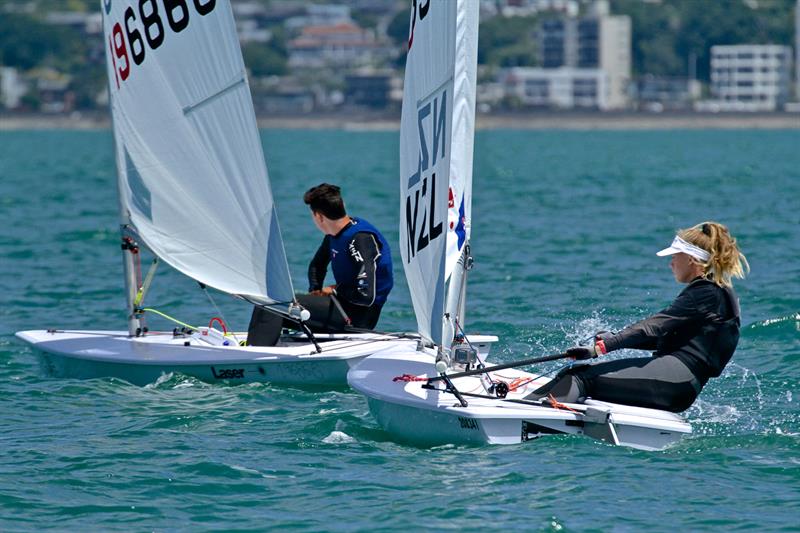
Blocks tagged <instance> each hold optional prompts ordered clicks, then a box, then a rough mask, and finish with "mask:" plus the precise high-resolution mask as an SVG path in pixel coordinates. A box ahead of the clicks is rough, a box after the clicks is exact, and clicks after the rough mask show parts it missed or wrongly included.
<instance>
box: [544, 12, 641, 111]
mask: <svg viewBox="0 0 800 533" xmlns="http://www.w3.org/2000/svg"><path fill="white" fill-rule="evenodd" d="M631 33H632V28H631V19H630V17H628V16H624V15H623V16H611V15H609V12H608V3H607V2H604V1H597V2H595V4H593V9H592V12H591V13H590V14H589V15H588V16H586V17H583V18H579V19H578V18H574V17H564V18H560V19H549V20H545V21H543V22H542V23H541V25H540V27H539V33H538V34H539V52H540V55H541V58H540V59H541V64H542V66H543V67H544V68H545V69H560V68H564V67H566V68H568V69H573V70H586V71H591V70H595V69H599V70H601V71H603V72H605V74H606V80H607V81H606V83H607V87H608V94H607V99H606V100H605V106H606V108H608V109H622V108H626V107H628V105H629V96H628V85H629V84H630V81H631V64H632V60H631V55H632V52H631V49H632V38H631ZM588 75H589V76H590V77H591V76H595V75H594V74H588ZM556 77H557V78H558V77H562V76H561V75H556Z"/></svg>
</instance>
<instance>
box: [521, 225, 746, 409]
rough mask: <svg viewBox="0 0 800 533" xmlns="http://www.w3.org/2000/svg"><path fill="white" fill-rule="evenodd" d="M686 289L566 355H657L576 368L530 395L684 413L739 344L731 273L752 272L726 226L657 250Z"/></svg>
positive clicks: (696, 230) (697, 229) (690, 233)
mask: <svg viewBox="0 0 800 533" xmlns="http://www.w3.org/2000/svg"><path fill="white" fill-rule="evenodd" d="M657 255H659V256H667V255H669V256H671V257H672V259H671V261H670V268H671V269H672V273H673V275H674V276H675V280H676V281H677V282H679V283H686V284H687V287H686V288H685V289H683V290H682V291H681V293H680V294H679V295H678V297H677V298H676V299H675V301H674V302H672V304H671V305H670V306H669V307H667V308H666V309H664V310H662V311H659V312H658V313H656V314H655V315H653V316H651V317H649V318H646V319H644V320H641V321H639V322H636V323H635V324H632V325H630V326H628V327H626V328H624V329H623V330H622V331H620V332H618V333H608V332H600V333H598V334H597V335H596V336H595V339H594V342H593V343H592V344H591V345H590V346H588V347H584V346H578V347H575V348H571V349H569V350H567V351H566V353H567V354H568V355H570V356H572V357H574V358H576V359H581V360H585V359H591V358H594V357H598V356H600V355H604V354H606V353H609V352H613V351H615V350H620V349H623V348H634V349H640V350H655V352H654V353H653V357H636V358H627V359H617V360H614V361H608V362H603V363H598V364H593V365H580V366H571V367H568V368H566V369H564V370H563V371H561V372H560V373H559V374H558V375H557V376H556V377H555V378H554V379H553V381H552V382H550V383H548V384H547V385H545V386H543V387H541V388H539V389H537V390H536V391H534V392H533V393H531V394H530V395H529V396H528V397H527V398H528V399H536V398H545V397H553V398H554V399H555V400H557V401H560V402H579V401H582V400H584V399H586V398H593V399H595V400H603V401H608V402H615V403H620V404H626V405H635V406H640V407H650V408H654V409H664V410H667V411H673V412H680V411H684V410H685V409H687V408H688V407H689V406H690V405H692V403H693V402H694V400H695V399H696V398H697V395H698V394H700V390H701V389H702V388H703V386H704V385H705V384H706V383H707V382H708V380H709V379H710V378H712V377H717V376H719V375H720V374H721V373H722V370H723V369H724V368H725V365H727V364H728V361H730V359H731V357H732V356H733V352H734V350H735V349H736V345H737V343H738V341H739V325H740V311H739V301H738V298H737V297H736V293H735V292H734V290H733V282H732V278H734V277H738V278H743V277H744V274H745V271H746V270H748V269H749V266H748V264H747V259H746V258H745V256H744V255H743V254H742V253H741V252H740V251H739V248H738V247H737V244H736V239H735V238H734V237H733V236H732V235H731V234H730V233H729V231H728V228H726V227H725V226H723V225H722V224H719V223H717V222H704V223H702V224H698V225H696V226H693V227H691V228H687V229H683V230H680V231H678V234H677V235H676V236H675V239H674V240H673V241H672V244H671V245H670V246H669V247H667V248H665V249H663V250H661V251H660V252H658V254H657Z"/></svg>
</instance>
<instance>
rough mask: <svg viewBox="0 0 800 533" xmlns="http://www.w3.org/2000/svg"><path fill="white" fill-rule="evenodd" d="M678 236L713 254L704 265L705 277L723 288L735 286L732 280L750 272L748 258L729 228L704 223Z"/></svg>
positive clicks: (718, 224) (714, 223) (717, 224)
mask: <svg viewBox="0 0 800 533" xmlns="http://www.w3.org/2000/svg"><path fill="white" fill-rule="evenodd" d="M678 236H679V237H680V238H681V239H683V240H685V241H687V242H689V243H691V244H693V245H695V246H698V247H700V248H702V249H703V250H705V251H707V252H708V253H709V254H711V257H709V259H708V261H706V262H705V263H704V264H703V275H704V276H705V277H706V278H709V279H711V280H712V281H714V282H715V283H716V284H717V285H720V286H721V287H730V286H732V285H733V282H732V278H744V276H745V273H747V272H750V265H749V264H748V263H747V258H746V257H745V256H744V254H743V253H742V252H740V251H739V248H738V247H737V245H736V239H735V238H734V237H733V236H732V235H731V234H730V232H729V231H728V228H726V227H725V226H724V225H722V224H720V223H718V222H703V223H702V224H698V225H696V226H693V227H691V228H687V229H683V230H680V231H679V232H678Z"/></svg>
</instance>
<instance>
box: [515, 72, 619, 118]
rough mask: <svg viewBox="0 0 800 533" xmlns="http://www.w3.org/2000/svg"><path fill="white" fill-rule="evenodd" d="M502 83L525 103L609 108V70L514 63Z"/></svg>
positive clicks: (534, 105)
mask: <svg viewBox="0 0 800 533" xmlns="http://www.w3.org/2000/svg"><path fill="white" fill-rule="evenodd" d="M502 84H503V86H504V87H505V93H506V95H507V96H511V97H515V98H517V99H518V101H519V102H520V103H521V104H522V105H525V106H530V107H555V108H561V109H572V108H584V109H600V110H606V109H609V93H610V90H609V89H610V84H609V81H608V73H607V72H605V71H603V70H600V69H585V68H581V69H578V68H570V67H562V68H556V69H545V68H529V67H514V68H510V69H508V70H506V71H504V73H503V76H502Z"/></svg>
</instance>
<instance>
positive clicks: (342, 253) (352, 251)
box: [308, 217, 394, 307]
mask: <svg viewBox="0 0 800 533" xmlns="http://www.w3.org/2000/svg"><path fill="white" fill-rule="evenodd" d="M329 264H330V265H331V270H333V277H334V279H335V280H336V295H337V296H338V297H339V298H340V299H342V300H344V301H345V302H348V303H352V304H355V305H360V306H364V307H370V306H382V305H383V304H384V303H385V302H386V298H387V297H388V296H389V292H390V291H391V290H392V286H393V285H394V279H393V277H392V252H391V249H390V248H389V243H387V242H386V239H384V238H383V235H381V232H380V231H378V229H377V228H375V226H373V225H372V224H370V223H369V222H367V221H366V220H364V219H362V218H355V217H351V220H350V224H348V225H347V226H346V227H344V228H343V229H342V230H341V231H340V232H339V233H338V234H336V235H326V236H325V238H324V239H323V240H322V244H321V245H320V247H319V249H317V253H316V254H314V258H313V259H312V260H311V263H310V264H309V265H308V285H309V289H308V290H309V291H315V290H319V289H321V288H322V287H323V284H324V281H325V274H327V272H328V265H329Z"/></svg>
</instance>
